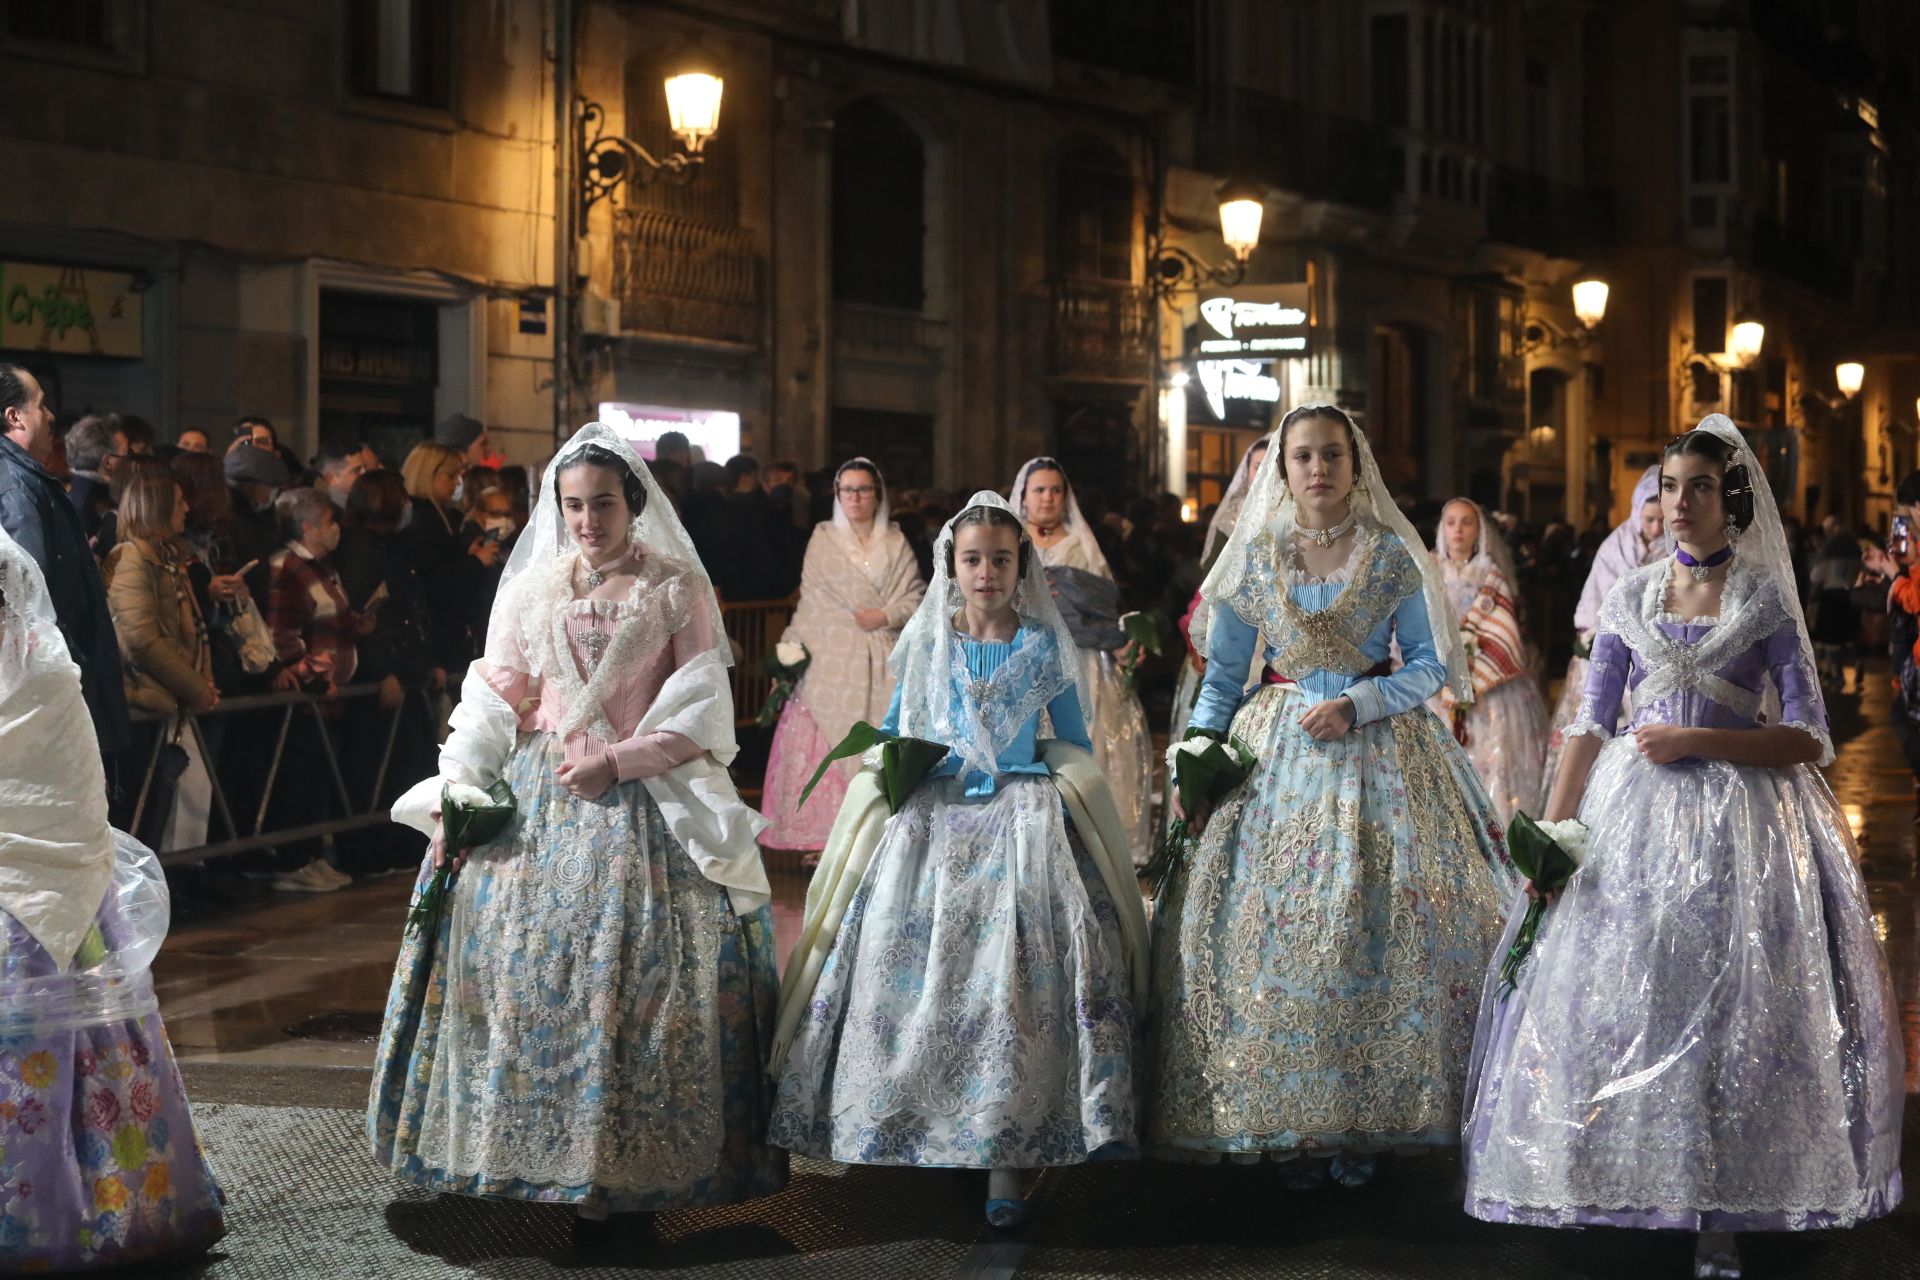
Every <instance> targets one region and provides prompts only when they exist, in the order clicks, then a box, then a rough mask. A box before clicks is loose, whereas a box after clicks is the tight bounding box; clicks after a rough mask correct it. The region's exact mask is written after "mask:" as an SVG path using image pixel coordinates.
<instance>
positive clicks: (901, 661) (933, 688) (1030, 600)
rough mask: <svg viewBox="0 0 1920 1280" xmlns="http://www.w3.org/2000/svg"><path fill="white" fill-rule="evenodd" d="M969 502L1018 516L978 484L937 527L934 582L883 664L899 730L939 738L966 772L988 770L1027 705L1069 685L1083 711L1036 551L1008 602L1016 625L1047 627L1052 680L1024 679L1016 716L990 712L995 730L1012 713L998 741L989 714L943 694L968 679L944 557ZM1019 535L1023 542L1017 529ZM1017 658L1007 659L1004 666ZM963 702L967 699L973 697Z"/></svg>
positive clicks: (955, 587) (1080, 684)
mask: <svg viewBox="0 0 1920 1280" xmlns="http://www.w3.org/2000/svg"><path fill="white" fill-rule="evenodd" d="M976 507H995V508H998V509H999V510H1001V511H1005V512H1006V513H1007V514H1008V515H1012V516H1015V517H1016V518H1017V516H1018V513H1016V512H1015V511H1014V509H1013V507H1012V506H1011V505H1009V504H1008V502H1007V500H1006V499H1005V498H1003V497H1001V496H1000V495H999V494H997V493H995V492H993V490H991V489H982V490H981V491H980V492H978V493H976V494H974V495H973V497H971V498H969V499H968V500H967V504H966V506H965V507H963V508H962V509H961V511H960V513H959V514H958V515H956V516H954V518H953V519H952V520H949V521H947V522H946V524H944V525H942V526H941V527H940V536H939V538H938V539H936V540H935V542H934V544H933V581H932V582H931V583H930V584H929V585H928V587H927V594H926V598H925V599H923V600H921V602H920V607H919V608H918V609H916V610H915V611H914V614H913V617H912V618H910V619H908V621H907V625H906V627H905V628H903V629H902V630H901V632H900V639H899V641H898V643H896V644H895V645H894V646H893V654H892V656H891V657H889V658H888V659H887V665H888V666H890V667H892V668H893V674H894V678H895V679H896V680H898V681H899V682H900V732H901V733H902V734H904V735H906V736H907V737H911V738H926V739H929V740H930V741H934V742H944V743H946V744H947V745H948V747H949V748H951V749H952V751H953V753H954V754H955V755H957V756H959V757H960V759H961V761H962V762H963V763H964V765H965V767H966V769H967V770H968V771H972V772H979V773H985V774H992V773H993V772H994V770H995V765H994V762H995V760H997V759H998V758H999V754H1000V751H1001V749H1002V748H1004V747H1005V746H1006V743H1007V741H1011V740H1012V737H1013V734H1014V733H1017V732H1018V730H1019V727H1020V725H1021V724H1024V723H1025V721H1026V718H1027V716H1028V715H1030V714H1032V711H1033V710H1037V709H1039V708H1040V707H1043V706H1045V705H1046V703H1047V702H1048V700H1049V699H1051V698H1052V697H1053V696H1054V695H1056V694H1058V693H1059V692H1060V691H1061V690H1062V689H1064V688H1066V687H1067V686H1068V685H1069V684H1071V685H1072V686H1073V688H1074V690H1075V692H1076V693H1077V694H1078V695H1079V698H1080V709H1081V712H1082V714H1085V713H1086V710H1087V707H1088V701H1087V688H1086V675H1085V673H1084V670H1083V667H1082V664H1081V663H1080V662H1079V660H1078V658H1077V656H1076V655H1077V650H1076V649H1075V647H1074V643H1073V632H1071V631H1069V630H1068V629H1067V624H1066V620H1065V619H1063V618H1062V617H1061V616H1060V608H1059V606H1058V605H1056V604H1054V602H1053V592H1052V591H1050V590H1049V589H1048V587H1047V574H1046V570H1045V569H1044V568H1043V567H1042V566H1041V564H1040V556H1039V555H1038V554H1037V552H1035V553H1030V554H1029V555H1028V556H1027V571H1026V573H1024V574H1023V575H1021V578H1020V582H1019V585H1018V586H1016V587H1015V588H1014V593H1013V607H1014V611H1015V612H1016V613H1018V614H1019V615H1020V625H1021V626H1022V627H1032V628H1038V629H1040V630H1043V631H1046V632H1049V633H1051V635H1052V637H1053V649H1054V652H1055V653H1056V654H1057V655H1058V659H1057V674H1056V676H1055V678H1053V679H1049V680H1046V681H1045V682H1038V681H1034V682H1029V683H1028V684H1027V685H1026V686H1025V687H1024V688H1021V689H1019V690H1018V691H1017V692H1018V694H1019V699H1018V701H1019V706H1017V707H1016V708H1015V711H1016V712H1018V714H1017V718H1015V717H1007V716H993V717H992V719H994V720H995V722H996V723H997V724H999V725H1000V727H1001V728H1002V729H1006V728H1008V725H1007V724H1006V723H1005V722H1006V721H1007V720H1009V719H1012V724H1011V731H1010V732H1007V733H1005V735H1004V737H1005V740H1004V741H1003V740H1001V739H1002V736H1003V735H1002V734H1001V733H996V732H995V731H994V727H993V726H990V725H989V724H987V723H986V721H987V719H988V718H989V717H988V716H985V715H982V714H979V711H980V709H979V708H978V707H977V706H976V707H975V708H974V714H972V715H970V716H968V715H966V713H965V709H964V708H963V707H961V706H960V705H959V704H958V700H956V699H955V698H954V697H952V696H951V695H950V693H949V682H950V680H951V679H952V677H953V676H954V675H955V674H958V675H959V676H960V677H961V682H962V684H963V685H966V684H969V683H971V681H970V680H969V678H968V677H967V674H966V660H965V657H964V655H963V654H962V652H961V648H960V636H959V633H958V632H957V631H956V630H955V629H954V620H955V616H956V615H957V614H958V613H959V612H960V607H961V603H962V601H961V596H960V588H959V584H957V583H956V582H955V581H954V580H953V578H952V577H950V576H949V575H948V573H947V557H948V556H949V555H950V554H951V553H952V550H953V531H954V525H955V523H956V522H958V521H959V519H960V517H961V516H964V515H965V514H966V513H967V512H969V511H971V510H973V509H974V508H976ZM1021 541H1022V542H1023V543H1024V542H1026V541H1027V538H1026V535H1025V534H1024V533H1023V534H1022V535H1021ZM1032 651H1033V650H1031V649H1030V650H1028V652H1032ZM1017 660H1018V659H1012V660H1009V663H1008V666H1011V665H1012V664H1013V662H1014V661H1017ZM1002 670H1003V671H1004V670H1006V668H1005V667H1003V668H1002ZM1035 674H1038V673H1035ZM968 700H969V702H971V700H972V695H969V698H968ZM1028 703H1032V708H1031V709H1030V710H1024V711H1023V710H1021V708H1023V707H1025V706H1026V704H1028ZM956 710H960V711H961V712H962V717H964V718H965V719H968V720H969V721H971V722H970V723H965V724H962V723H957V719H958V718H957V717H956V716H955V714H954V713H955V711H956Z"/></svg>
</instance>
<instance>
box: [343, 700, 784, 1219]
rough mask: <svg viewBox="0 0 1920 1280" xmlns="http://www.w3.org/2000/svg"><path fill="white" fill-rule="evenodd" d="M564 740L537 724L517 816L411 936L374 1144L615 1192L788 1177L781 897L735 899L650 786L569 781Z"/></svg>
mask: <svg viewBox="0 0 1920 1280" xmlns="http://www.w3.org/2000/svg"><path fill="white" fill-rule="evenodd" d="M563 758H564V755H563V753H562V751H561V749H560V746H559V743H558V742H557V741H556V740H555V739H554V737H553V736H552V735H551V734H522V735H521V737H520V740H519V743H518V744H517V745H516V747H515V748H514V752H513V755H512V757H511V758H510V759H509V761H508V764H507V772H506V777H507V781H508V784H509V785H510V786H511V787H512V788H513V794H514V798H515V800H516V801H517V803H518V807H519V814H518V816H517V818H516V820H515V823H514V827H513V829H512V830H511V831H510V832H508V833H507V834H506V835H504V836H503V837H502V838H501V839H500V840H499V841H497V842H495V843H494V844H492V845H488V846H486V847H485V848H482V849H477V850H475V851H474V853H473V855H472V856H471V858H469V860H468V862H467V865H466V867H465V868H464V869H463V870H462V871H461V873H460V875H459V876H458V877H457V878H456V880H455V881H454V890H453V892H452V893H451V894H450V895H449V901H448V905H447V909H446V911H445V913H444V914H443V915H442V917H441V920H440V927H439V929H438V931H437V935H436V936H434V937H431V938H427V937H406V938H404V939H403V941H402V943H401V948H400V959H399V963H398V964H397V965H396V967H395V969H394V977H393V988H392V991H391V994H390V995H389V997H388V1001H387V1014H386V1023H385V1026H384V1027H383V1028H382V1031H381V1035H380V1047H379V1051H378V1054H377V1056H376V1058H375V1060H374V1076H373V1095H372V1098H371V1099H370V1101H369V1103H368V1111H367V1132H368V1138H369V1140H370V1142H371V1144H372V1147H373V1154H374V1157H375V1159H377V1160H379V1161H380V1162H381V1163H382V1164H385V1165H387V1166H388V1167H390V1168H391V1169H392V1170H393V1171H394V1173H395V1174H397V1175H398V1176H399V1177H401V1178H402V1179H404V1180H406V1181H408V1182H412V1183H415V1184H417V1185H419V1186H422V1187H426V1188H428V1189H430V1190H434V1191H450V1192H457V1193H460V1194H463V1195H476V1196H492V1197H498V1198H502V1199H513V1200H541V1201H555V1202H559V1203H565V1204H573V1205H585V1206H588V1207H590V1208H593V1209H599V1210H605V1211H608V1212H629V1211H637V1210H660V1209H675V1208H684V1207H693V1206H702V1205H717V1204H730V1203H733V1202H735V1201H739V1200H746V1199H750V1198H752V1197H755V1196H762V1195H768V1194H771V1193H772V1192H775V1191H778V1190H779V1189H780V1188H781V1187H782V1186H784V1185H785V1184H786V1175H787V1160H786V1156H785V1154H784V1153H782V1152H778V1151H775V1150H773V1149H771V1148H769V1147H767V1146H766V1145H765V1136H766V1116H767V1101H768V1089H767V1086H766V1082H765V1079H764V1067H763V1057H764V1054H765V1050H766V1045H767V1043H768V1041H769V1039H770V1037H771V1034H772V1027H773V1020H774V1003H775V1000H776V999H777V995H778V986H777V982H776V979H775V969H774V962H773V925H772V918H771V915H770V914H769V912H768V911H767V909H766V908H764V907H763V908H761V909H760V910H759V911H758V912H756V913H755V914H753V915H751V916H747V917H744V918H743V917H739V916H736V915H734V913H733V910H732V907H731V906H730V904H729V902H728V898H727V894H726V891H725V890H724V889H722V888H721V887H720V886H718V885H716V884H714V883H712V882H711V881H709V880H707V879H706V878H705V877H703V876H702V875H701V874H700V871H699V868H698V867H696V866H695V865H694V863H693V861H692V859H691V858H689V857H688V856H687V854H686V852H685V851H684V850H682V849H681V848H680V846H679V845H678V844H677V843H676V842H675V841H674V840H673V838H672V837H671V835H670V834H669V833H668V831H667V828H666V825H665V824H664V822H663V821H662V820H661V817H660V812H659V810H658V809H657V808H655V806H654V803H653V800H652V799H651V798H650V797H649V796H648V794H647V790H646V788H645V786H644V785H643V784H641V783H639V782H626V783H621V784H619V785H617V786H615V787H612V788H610V789H608V790H607V791H606V792H605V793H604V794H603V795H601V796H600V797H599V798H598V799H595V800H581V799H579V798H577V797H575V796H573V795H571V794H569V793H568V792H567V791H565V790H564V789H562V788H561V787H560V786H559V785H558V784H557V783H556V782H555V781H554V778H553V770H554V768H555V767H557V766H558V765H559V764H560V763H561V761H562V760H563ZM431 873H432V864H431V860H429V861H428V862H427V863H425V864H423V866H422V867H421V872H420V882H419V885H421V886H423V885H424V884H425V883H426V880H427V877H428V876H429V875H431ZM418 887H419V886H416V892H417V891H418Z"/></svg>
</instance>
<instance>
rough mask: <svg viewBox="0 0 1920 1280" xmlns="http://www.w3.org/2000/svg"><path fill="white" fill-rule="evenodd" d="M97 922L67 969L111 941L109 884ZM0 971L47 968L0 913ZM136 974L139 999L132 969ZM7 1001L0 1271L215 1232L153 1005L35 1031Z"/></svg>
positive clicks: (214, 1192)
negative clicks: (94, 1020) (129, 1013)
mask: <svg viewBox="0 0 1920 1280" xmlns="http://www.w3.org/2000/svg"><path fill="white" fill-rule="evenodd" d="M143 852H144V851H143ZM146 856H148V857H149V858H150V857H152V855H151V854H147V855H146ZM97 921H98V928H99V932H98V933H97V934H95V935H94V937H93V938H91V939H89V941H88V943H86V944H83V946H82V958H81V959H77V960H76V961H75V963H74V966H73V968H72V969H70V970H69V973H70V975H77V974H79V973H80V972H81V971H82V970H84V969H86V968H87V967H88V966H87V965H86V963H85V959H84V957H85V956H86V954H87V951H88V948H89V947H106V948H113V947H114V946H115V945H116V944H117V943H118V942H119V937H118V934H119V932H120V925H121V922H120V921H119V920H118V919H117V918H116V914H115V911H114V907H113V899H112V895H111V894H109V897H108V905H106V906H103V907H102V908H101V910H100V914H99V916H98V917H97ZM0 973H4V974H5V976H6V978H7V979H8V980H9V984H11V983H12V982H13V981H17V980H23V979H27V978H29V977H44V976H47V975H52V974H53V973H54V969H53V962H52V960H51V958H50V957H49V956H48V955H47V953H46V951H45V950H44V949H42V948H41V946H40V944H39V943H38V942H35V941H34V939H33V936H32V935H31V934H29V933H28V932H27V931H26V930H25V929H24V928H22V927H21V925H20V924H19V922H18V921H16V920H15V919H14V918H13V917H12V916H10V915H7V914H6V913H4V912H0ZM51 981H52V982H53V983H55V984H57V983H59V982H60V981H61V980H60V979H59V978H57V977H55V978H52V979H51ZM138 981H139V982H142V983H147V985H145V987H144V990H143V991H142V993H141V996H142V999H141V1003H143V1004H145V1005H147V1007H151V1002H152V990H153V988H152V986H151V984H150V983H148V982H147V979H146V975H145V973H144V971H143V972H142V973H141V975H140V978H139V979H138ZM18 1004H19V1002H16V1001H11V1000H10V1001H9V1007H8V1008H6V1009H5V1010H0V1022H4V1023H5V1024H6V1031H5V1032H0V1273H5V1274H9V1275H11V1274H13V1273H15V1272H18V1271H86V1270H91V1269H93V1268H96V1267H109V1266H119V1265H122V1264H124V1263H128V1262H134V1261H138V1260H141V1259H148V1258H157V1257H160V1256H163V1255H166V1254H174V1253H183V1252H189V1251H192V1252H197V1251H199V1250H203V1249H205V1248H207V1247H208V1246H209V1245H211V1244H213V1242H214V1241H216V1240H218V1239H219V1238H220V1237H221V1236H222V1235H223V1234H225V1231H226V1227H225V1225H224V1223H223V1222H222V1218H221V1205H222V1204H223V1203H224V1198H223V1197H222V1196H221V1194H220V1188H219V1187H218V1186H217V1185H216V1184H215V1182H214V1179H213V1171H212V1170H211V1169H209V1168H208V1167H207V1162H206V1160H205V1158H204V1157H203V1156H202V1155H201V1152H200V1144H199V1142H198V1140H197V1139H196V1138H195V1136H194V1132H193V1118H192V1116H191V1115H190V1114H189V1113H188V1110H187V1097H186V1093H185V1092H184V1091H183V1090H182V1089H181V1087H180V1072H179V1069H178V1068H177V1067H175V1065H174V1061H173V1050H172V1049H171V1048H170V1047H169V1046H168V1044H167V1033H166V1029H165V1028H164V1027H162V1026H161V1024H160V1015H159V1014H158V1013H157V1012H149V1013H146V1014H145V1015H143V1016H140V1017H127V1018H121V1019H117V1020H113V1021H107V1022H97V1023H94V1024H92V1025H82V1026H74V1025H70V1024H71V1023H72V1022H73V1021H74V1019H72V1018H68V1017H62V1016H56V1018H55V1021H57V1022H60V1023H62V1024H68V1025H61V1026H59V1027H57V1028H45V1027H43V1028H41V1029H38V1030H35V1029H33V1028H32V1026H31V1021H32V1011H31V1010H28V1009H23V1008H20V1007H18Z"/></svg>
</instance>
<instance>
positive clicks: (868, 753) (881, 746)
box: [860, 742, 887, 769]
mask: <svg viewBox="0 0 1920 1280" xmlns="http://www.w3.org/2000/svg"><path fill="white" fill-rule="evenodd" d="M886 746H887V744H886V743H884V742H876V743H874V744H873V745H872V746H870V747H868V748H867V749H866V750H865V751H862V752H861V753H860V765H861V767H862V768H866V769H879V768H880V767H881V766H882V765H884V764H885V763H886V755H885V751H886Z"/></svg>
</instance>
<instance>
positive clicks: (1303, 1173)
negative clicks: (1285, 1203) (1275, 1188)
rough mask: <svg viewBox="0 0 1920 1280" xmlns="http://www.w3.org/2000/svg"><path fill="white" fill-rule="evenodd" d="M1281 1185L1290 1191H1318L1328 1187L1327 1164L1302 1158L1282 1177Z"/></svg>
mask: <svg viewBox="0 0 1920 1280" xmlns="http://www.w3.org/2000/svg"><path fill="white" fill-rule="evenodd" d="M1280 1185H1282V1186H1284V1187H1285V1188H1286V1189H1287V1190H1289V1191H1318V1190H1319V1189H1320V1188H1322V1187H1324V1186H1326V1185H1327V1163H1326V1161H1324V1160H1315V1159H1313V1158H1312V1157H1310V1156H1301V1157H1299V1158H1298V1159H1296V1160H1294V1161H1293V1162H1292V1163H1291V1164H1289V1165H1288V1166H1287V1169H1286V1172H1285V1173H1282V1174H1281V1175H1280Z"/></svg>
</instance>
